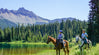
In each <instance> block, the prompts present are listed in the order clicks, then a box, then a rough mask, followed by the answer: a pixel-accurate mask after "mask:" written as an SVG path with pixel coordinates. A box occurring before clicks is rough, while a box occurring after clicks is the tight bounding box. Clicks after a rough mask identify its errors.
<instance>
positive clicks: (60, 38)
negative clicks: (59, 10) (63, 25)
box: [56, 30, 65, 48]
mask: <svg viewBox="0 0 99 55" xmlns="http://www.w3.org/2000/svg"><path fill="white" fill-rule="evenodd" d="M63 38H64V34H63V31H62V30H59V34H58V36H57V40H58V41H60V42H61V43H62V44H63V48H65V46H64V43H63ZM58 44H59V43H57V45H56V47H57V46H58Z"/></svg>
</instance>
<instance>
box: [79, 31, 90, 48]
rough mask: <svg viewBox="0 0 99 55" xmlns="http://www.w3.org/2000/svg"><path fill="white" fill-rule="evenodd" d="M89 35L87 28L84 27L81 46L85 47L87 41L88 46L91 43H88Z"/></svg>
mask: <svg viewBox="0 0 99 55" xmlns="http://www.w3.org/2000/svg"><path fill="white" fill-rule="evenodd" d="M87 37H88V34H87V33H86V31H85V29H83V30H82V34H81V39H82V44H81V46H80V47H83V45H84V44H85V43H87V44H88V47H89V43H88V38H87Z"/></svg>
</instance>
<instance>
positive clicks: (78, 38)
mask: <svg viewBox="0 0 99 55" xmlns="http://www.w3.org/2000/svg"><path fill="white" fill-rule="evenodd" d="M79 40H80V37H79V35H77V36H76V43H78V42H79Z"/></svg>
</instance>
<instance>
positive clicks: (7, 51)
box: [0, 44, 53, 55]
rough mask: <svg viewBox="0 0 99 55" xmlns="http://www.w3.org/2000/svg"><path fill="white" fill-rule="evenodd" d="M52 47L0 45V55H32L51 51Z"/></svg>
mask: <svg viewBox="0 0 99 55" xmlns="http://www.w3.org/2000/svg"><path fill="white" fill-rule="evenodd" d="M52 47H53V45H50V46H49V45H42V44H41V45H40V44H37V45H35V44H0V55H32V54H37V53H39V52H42V51H44V50H51V49H53V48H52Z"/></svg>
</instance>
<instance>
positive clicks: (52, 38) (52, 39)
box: [48, 36, 56, 42]
mask: <svg viewBox="0 0 99 55" xmlns="http://www.w3.org/2000/svg"><path fill="white" fill-rule="evenodd" d="M48 38H50V39H51V40H53V41H54V42H56V39H55V38H53V37H51V36H48Z"/></svg>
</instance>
